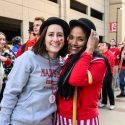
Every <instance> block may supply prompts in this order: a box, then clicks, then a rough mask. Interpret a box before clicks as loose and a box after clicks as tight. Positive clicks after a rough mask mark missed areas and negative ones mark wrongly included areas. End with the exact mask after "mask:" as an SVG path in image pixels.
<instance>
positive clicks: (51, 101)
mask: <svg viewBox="0 0 125 125" xmlns="http://www.w3.org/2000/svg"><path fill="white" fill-rule="evenodd" d="M49 67H50V70H51V73H50V77H51V85H52V93H51V95H50V96H49V102H50V103H51V104H53V103H54V102H55V101H56V96H55V93H54V90H53V83H52V68H51V64H50V59H49Z"/></svg>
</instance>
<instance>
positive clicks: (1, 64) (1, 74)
mask: <svg viewBox="0 0 125 125" xmlns="http://www.w3.org/2000/svg"><path fill="white" fill-rule="evenodd" d="M14 59H15V56H14V55H13V53H12V51H10V49H9V50H8V48H7V45H6V36H5V34H4V33H3V32H0V102H1V99H2V97H3V91H4V88H5V86H6V80H7V76H8V74H9V72H10V71H11V69H12V66H13V63H14Z"/></svg>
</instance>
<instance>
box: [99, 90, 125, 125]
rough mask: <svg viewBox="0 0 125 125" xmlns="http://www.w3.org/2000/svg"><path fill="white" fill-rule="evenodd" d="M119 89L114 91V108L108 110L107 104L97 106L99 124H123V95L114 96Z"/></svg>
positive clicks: (124, 107)
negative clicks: (120, 96) (101, 106)
mask: <svg viewBox="0 0 125 125" xmlns="http://www.w3.org/2000/svg"><path fill="white" fill-rule="evenodd" d="M119 93H120V91H115V103H116V108H115V109H114V110H109V109H108V108H109V105H107V107H105V108H103V109H102V108H99V112H100V125H125V97H124V98H116V95H118V94H119Z"/></svg>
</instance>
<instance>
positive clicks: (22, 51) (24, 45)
mask: <svg viewBox="0 0 125 125" xmlns="http://www.w3.org/2000/svg"><path fill="white" fill-rule="evenodd" d="M25 47H26V43H24V44H23V45H22V47H21V53H24V51H25Z"/></svg>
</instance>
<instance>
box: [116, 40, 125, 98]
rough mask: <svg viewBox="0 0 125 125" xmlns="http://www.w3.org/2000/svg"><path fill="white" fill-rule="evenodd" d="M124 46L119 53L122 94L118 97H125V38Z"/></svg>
mask: <svg viewBox="0 0 125 125" xmlns="http://www.w3.org/2000/svg"><path fill="white" fill-rule="evenodd" d="M123 45H124V46H123V47H122V48H121V51H120V55H119V60H120V61H119V79H120V91H121V92H120V94H119V95H117V96H116V97H117V98H121V97H125V39H124V41H123Z"/></svg>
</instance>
